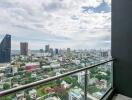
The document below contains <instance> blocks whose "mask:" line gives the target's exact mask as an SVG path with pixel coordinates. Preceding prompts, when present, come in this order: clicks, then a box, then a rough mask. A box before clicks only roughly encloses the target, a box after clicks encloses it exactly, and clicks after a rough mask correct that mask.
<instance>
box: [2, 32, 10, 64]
mask: <svg viewBox="0 0 132 100" xmlns="http://www.w3.org/2000/svg"><path fill="white" fill-rule="evenodd" d="M10 59H11V35H8V34H7V35H6V36H5V37H4V39H3V40H2V42H1V43H0V63H8V62H10Z"/></svg>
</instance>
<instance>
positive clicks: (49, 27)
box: [0, 0, 111, 50]
mask: <svg viewBox="0 0 132 100" xmlns="http://www.w3.org/2000/svg"><path fill="white" fill-rule="evenodd" d="M5 34H10V35H11V36H12V50H19V48H20V46H19V45H20V42H28V43H29V49H37V50H38V49H41V48H44V47H45V45H46V44H49V45H50V47H52V48H68V47H69V48H73V49H94V48H95V49H100V48H103V49H105V48H110V46H111V0H0V41H1V40H2V38H3V37H4V35H5Z"/></svg>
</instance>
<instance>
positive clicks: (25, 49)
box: [20, 42, 28, 56]
mask: <svg viewBox="0 0 132 100" xmlns="http://www.w3.org/2000/svg"><path fill="white" fill-rule="evenodd" d="M20 51H21V55H24V56H27V55H28V43H27V42H21V43H20Z"/></svg>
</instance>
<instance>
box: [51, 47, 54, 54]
mask: <svg viewBox="0 0 132 100" xmlns="http://www.w3.org/2000/svg"><path fill="white" fill-rule="evenodd" d="M50 54H51V56H53V55H54V50H53V48H50Z"/></svg>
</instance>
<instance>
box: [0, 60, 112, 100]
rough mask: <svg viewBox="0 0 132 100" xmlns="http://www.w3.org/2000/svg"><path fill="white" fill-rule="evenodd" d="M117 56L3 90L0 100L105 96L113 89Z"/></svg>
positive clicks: (86, 99)
mask: <svg viewBox="0 0 132 100" xmlns="http://www.w3.org/2000/svg"><path fill="white" fill-rule="evenodd" d="M113 61H114V59H111V60H106V61H102V62H100V63H98V64H95V65H92V66H86V65H85V67H84V68H81V69H76V70H73V71H71V72H66V73H63V74H60V75H57V76H53V77H50V78H47V79H44V80H40V81H37V82H33V83H30V84H26V85H22V86H18V87H15V88H11V89H8V90H4V91H1V92H0V97H1V99H0V100H8V99H9V100H10V99H11V100H103V99H104V98H105V97H106V95H107V94H109V93H110V92H111V91H113V76H112V73H113V70H112V69H113V67H112V63H113Z"/></svg>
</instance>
